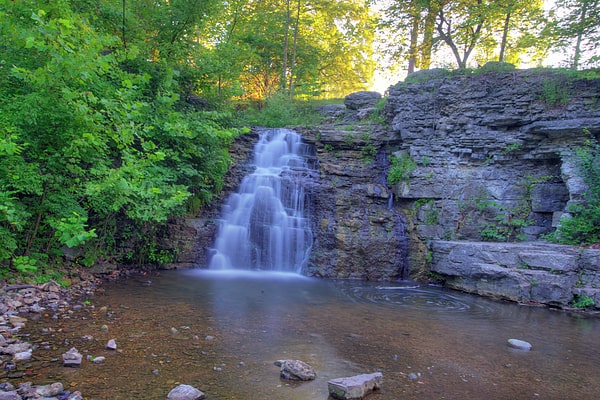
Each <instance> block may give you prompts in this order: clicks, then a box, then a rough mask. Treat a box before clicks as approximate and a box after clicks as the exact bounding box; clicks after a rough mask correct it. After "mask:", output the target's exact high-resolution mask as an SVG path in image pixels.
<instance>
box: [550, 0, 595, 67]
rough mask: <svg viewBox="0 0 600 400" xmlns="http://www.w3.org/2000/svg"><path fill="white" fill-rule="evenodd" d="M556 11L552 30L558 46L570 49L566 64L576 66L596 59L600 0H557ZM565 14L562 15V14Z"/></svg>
mask: <svg viewBox="0 0 600 400" xmlns="http://www.w3.org/2000/svg"><path fill="white" fill-rule="evenodd" d="M556 5H557V6H558V10H559V12H558V13H557V14H556V15H557V20H556V28H555V34H556V38H557V45H558V46H557V47H559V48H560V49H570V51H572V56H571V57H570V60H569V65H570V66H571V68H573V69H578V68H580V67H581V66H584V65H594V64H595V63H597V62H598V60H599V56H598V52H597V50H598V43H600V2H599V1H598V0H557V1H556ZM562 15H564V16H562Z"/></svg>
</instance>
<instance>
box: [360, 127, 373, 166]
mask: <svg viewBox="0 0 600 400" xmlns="http://www.w3.org/2000/svg"><path fill="white" fill-rule="evenodd" d="M361 139H362V140H363V141H364V142H365V143H364V144H363V145H362V147H361V149H360V155H361V157H362V159H363V160H364V161H365V162H366V163H367V164H370V163H371V162H372V161H373V158H375V156H376V155H377V148H375V146H374V145H373V141H372V139H373V138H372V137H371V135H369V134H368V133H363V134H362V135H361Z"/></svg>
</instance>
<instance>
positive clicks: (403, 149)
mask: <svg viewBox="0 0 600 400" xmlns="http://www.w3.org/2000/svg"><path fill="white" fill-rule="evenodd" d="M416 78H417V79H415V77H412V79H408V80H407V82H401V83H398V84H397V85H395V86H393V87H391V88H389V91H388V96H387V99H386V104H385V106H384V108H383V109H382V110H380V111H376V110H375V108H374V104H375V101H376V100H377V96H373V94H372V93H368V92H365V93H362V94H358V95H357V94H353V95H352V96H349V98H347V101H346V106H345V107H344V106H342V105H331V106H327V107H324V108H323V109H322V112H323V113H325V114H326V115H327V116H328V120H327V121H326V123H324V124H323V125H321V126H318V127H311V128H306V127H304V128H298V130H299V131H300V132H301V133H302V135H303V138H304V140H305V141H306V142H307V143H309V144H311V145H313V146H314V149H315V159H314V160H313V163H314V165H315V168H316V169H317V170H318V174H317V175H318V177H317V179H315V180H314V182H313V184H312V186H311V187H310V190H308V196H309V197H310V199H309V201H308V202H307V204H308V207H309V209H308V210H307V212H308V213H309V216H310V218H311V221H312V231H313V234H314V244H313V249H312V250H313V251H312V255H311V257H310V261H309V263H308V266H307V270H306V273H307V274H308V275H311V276H320V277H328V278H356V279H368V280H394V279H401V278H406V277H407V274H410V277H412V278H432V277H433V278H439V279H441V280H442V281H444V282H445V283H446V284H447V285H448V286H450V287H453V288H456V289H460V290H466V291H470V292H475V293H480V294H484V295H489V296H496V297H502V298H506V299H510V300H514V301H520V302H540V303H546V304H554V305H558V306H564V305H566V304H568V303H569V302H571V301H573V299H575V298H577V296H587V297H589V298H593V299H594V301H595V303H596V304H597V305H600V289H598V288H597V284H598V282H600V278H599V276H600V251H599V250H593V249H588V250H585V251H583V252H582V251H580V250H579V249H576V248H573V247H564V246H555V245H549V244H543V243H541V244H540V242H541V238H542V236H543V234H544V233H547V232H550V231H552V230H553V229H554V227H555V226H556V224H557V223H558V220H559V218H560V216H561V215H563V214H564V213H565V211H566V207H567V205H568V204H569V202H575V201H578V200H579V199H580V198H581V196H582V194H583V191H584V190H585V186H584V185H582V182H581V180H580V179H578V177H577V174H576V173H574V170H573V165H571V164H570V163H569V157H568V155H569V153H570V152H571V151H572V150H573V149H574V148H576V147H578V146H581V145H582V144H585V143H586V142H587V141H589V140H592V139H594V138H595V139H598V138H599V137H600V102H599V100H600V80H598V79H596V80H587V79H573V78H571V77H569V76H567V75H564V74H561V73H559V72H557V71H551V70H550V71H548V70H545V71H533V70H524V71H518V70H517V71H514V70H513V71H507V72H480V73H477V74H471V75H451V74H447V73H440V72H439V71H432V72H428V71H424V72H421V73H419V75H418V76H417V77H416ZM411 82H412V83H411ZM255 139H256V137H255V136H254V137H252V136H250V137H249V139H248V138H245V139H241V142H239V143H238V144H236V146H238V147H237V149H238V150H236V151H234V155H236V156H237V163H238V164H240V165H241V164H243V160H248V159H249V157H248V155H249V153H248V151H249V150H251V145H252V144H253V143H254V141H253V140H255ZM244 149H245V150H244ZM391 156H395V157H397V158H399V159H405V160H409V161H410V163H411V165H412V166H413V167H414V168H411V169H410V170H409V171H407V174H406V177H405V178H404V179H402V180H400V182H398V183H397V184H395V185H389V184H388V182H387V180H386V177H387V174H388V172H389V170H390V162H389V160H390V157H391ZM240 165H237V168H236V169H234V172H235V171H237V172H236V173H233V174H232V175H231V176H233V177H237V178H231V181H230V182H229V183H230V184H229V188H230V189H232V190H233V189H234V188H235V181H236V179H239V178H240V174H241V173H243V171H244V169H243V168H242V167H241V166H240ZM211 210H212V211H210V212H204V213H203V214H202V218H198V219H194V220H191V221H188V226H192V227H193V229H195V230H196V231H197V232H198V234H197V235H198V237H200V238H201V239H200V240H196V241H195V242H194V241H193V240H192V241H189V242H187V245H188V248H189V249H192V250H193V251H184V252H181V253H180V260H178V261H179V262H180V263H184V264H186V263H187V264H196V265H199V266H202V265H206V263H205V260H206V254H207V253H206V249H208V248H209V247H210V245H211V242H210V240H211V235H212V234H214V218H216V216H217V212H216V210H218V207H217V206H215V207H213V208H212V209H211ZM184 236H185V235H184ZM196 239H197V238H196ZM483 240H485V242H484V241H483ZM513 241H514V242H518V244H512V243H508V242H513Z"/></svg>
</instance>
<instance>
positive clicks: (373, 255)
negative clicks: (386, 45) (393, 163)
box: [299, 111, 408, 280]
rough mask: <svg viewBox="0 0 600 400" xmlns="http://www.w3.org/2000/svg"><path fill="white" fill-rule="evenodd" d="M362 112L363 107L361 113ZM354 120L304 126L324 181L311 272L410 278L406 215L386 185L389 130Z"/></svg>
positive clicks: (315, 209) (317, 188)
mask: <svg viewBox="0 0 600 400" xmlns="http://www.w3.org/2000/svg"><path fill="white" fill-rule="evenodd" d="M359 112H360V111H359ZM355 117H356V111H354V112H351V113H349V114H347V115H346V116H345V118H349V119H350V120H352V121H354V123H351V124H350V123H347V121H346V122H342V123H340V124H330V125H324V126H320V127H317V128H311V129H306V128H302V129H301V128H299V130H300V131H301V132H302V134H303V138H304V140H305V141H307V142H308V143H310V144H312V145H314V146H315V149H316V157H317V161H318V162H317V164H316V165H317V168H318V171H319V179H317V180H316V181H315V183H314V187H313V190H312V193H311V200H310V209H309V218H310V220H311V222H312V231H313V235H314V244H313V249H312V253H311V257H310V260H309V263H308V266H307V271H306V273H307V274H308V275H311V276H319V277H326V278H347V279H365V280H392V279H402V278H406V277H407V271H408V269H407V267H408V265H407V261H406V259H407V257H408V254H407V248H408V247H407V238H406V236H405V233H404V232H405V226H404V224H405V223H404V218H403V216H402V214H401V212H400V210H399V209H398V208H396V207H393V198H392V196H393V195H392V192H391V190H390V188H389V187H388V185H387V183H386V174H387V169H388V167H389V165H388V159H387V156H388V153H387V152H386V150H385V145H386V144H391V143H393V140H391V141H390V139H389V137H388V135H387V133H386V132H385V130H383V129H380V128H377V127H375V126H374V125H371V124H369V123H367V122H365V121H357V120H355V119H354V120H353V119H352V118H355Z"/></svg>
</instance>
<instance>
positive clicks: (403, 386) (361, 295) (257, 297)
mask: <svg viewBox="0 0 600 400" xmlns="http://www.w3.org/2000/svg"><path fill="white" fill-rule="evenodd" d="M103 289H104V294H101V295H96V296H95V297H93V298H92V299H91V300H90V303H91V304H89V305H86V306H85V307H83V308H82V309H80V310H76V311H74V312H73V313H72V314H66V315H62V316H60V317H59V318H58V319H53V318H52V313H49V314H48V315H46V316H42V317H40V318H39V319H38V320H36V321H30V322H28V324H27V326H26V328H25V331H24V333H26V334H29V335H30V336H29V337H28V339H27V340H29V341H31V342H32V343H34V344H36V345H37V346H39V347H38V348H36V349H35V350H34V352H33V354H34V362H35V363H36V366H35V367H34V369H33V375H28V376H26V377H25V378H23V380H30V381H33V382H35V383H44V382H54V381H61V382H63V384H64V385H65V387H67V388H71V390H80V391H81V392H82V393H83V394H84V396H85V397H86V398H88V399H114V400H117V399H128V400H131V399H165V398H166V395H167V393H168V392H169V390H170V389H172V388H173V387H175V386H176V385H177V384H179V383H184V384H189V385H192V386H195V387H197V388H198V389H200V390H202V391H203V392H204V393H205V394H206V395H207V399H210V400H216V399H228V400H234V399H239V400H270V399H289V400H296V399H297V400H312V399H321V400H325V399H327V397H328V393H327V381H328V380H330V379H333V378H338V377H345V376H352V375H356V374H361V373H371V372H376V371H380V372H382V373H383V378H384V379H383V388H382V390H381V391H380V392H377V393H375V394H373V395H372V396H371V397H369V398H370V399H371V398H372V399H469V398H470V399H486V400H493V399H593V398H596V396H597V395H598V393H600V319H598V318H594V317H590V316H585V315H583V314H576V313H566V312H562V311H555V310H550V309H547V308H539V307H529V306H519V305H516V304H511V303H504V302H498V301H492V300H489V299H484V298H481V297H476V296H471V295H467V294H462V293H457V292H452V291H446V290H443V289H441V288H437V287H428V286H420V285H418V284H415V283H384V284H382V283H369V282H359V281H328V280H318V279H312V278H306V277H302V276H299V275H294V274H288V273H276V272H269V273H264V272H252V271H209V270H182V271H166V272H163V273H161V274H160V276H152V277H148V276H144V277H139V278H131V279H128V280H124V281H120V282H115V283H108V284H106V285H105V286H104V288H103ZM103 307H106V308H103ZM113 338H114V339H116V342H117V345H118V349H117V351H109V350H106V349H105V345H106V343H107V341H108V340H109V339H113ZM510 338H516V339H521V340H526V341H528V342H530V343H531V344H532V345H533V348H532V350H531V351H529V352H523V351H518V350H515V349H512V348H510V347H509V346H508V345H507V340H508V339H510ZM71 347H76V348H77V349H78V350H79V351H80V352H81V353H82V354H83V355H84V358H85V357H86V356H88V355H89V356H105V357H106V360H105V361H104V363H102V364H98V365H95V364H93V363H91V362H90V361H85V360H84V362H83V364H82V366H81V367H80V368H65V367H63V366H62V362H61V361H59V360H60V356H61V354H62V353H64V352H66V351H67V350H68V349H70V348H71ZM280 359H300V360H303V361H305V362H307V363H309V364H311V365H312V366H313V367H314V368H315V369H316V371H317V379H316V380H315V381H310V382H302V383H294V382H286V381H282V380H280V378H279V369H278V367H276V366H274V365H273V362H274V361H276V360H280ZM16 383H18V382H16V381H15V382H13V384H16Z"/></svg>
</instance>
